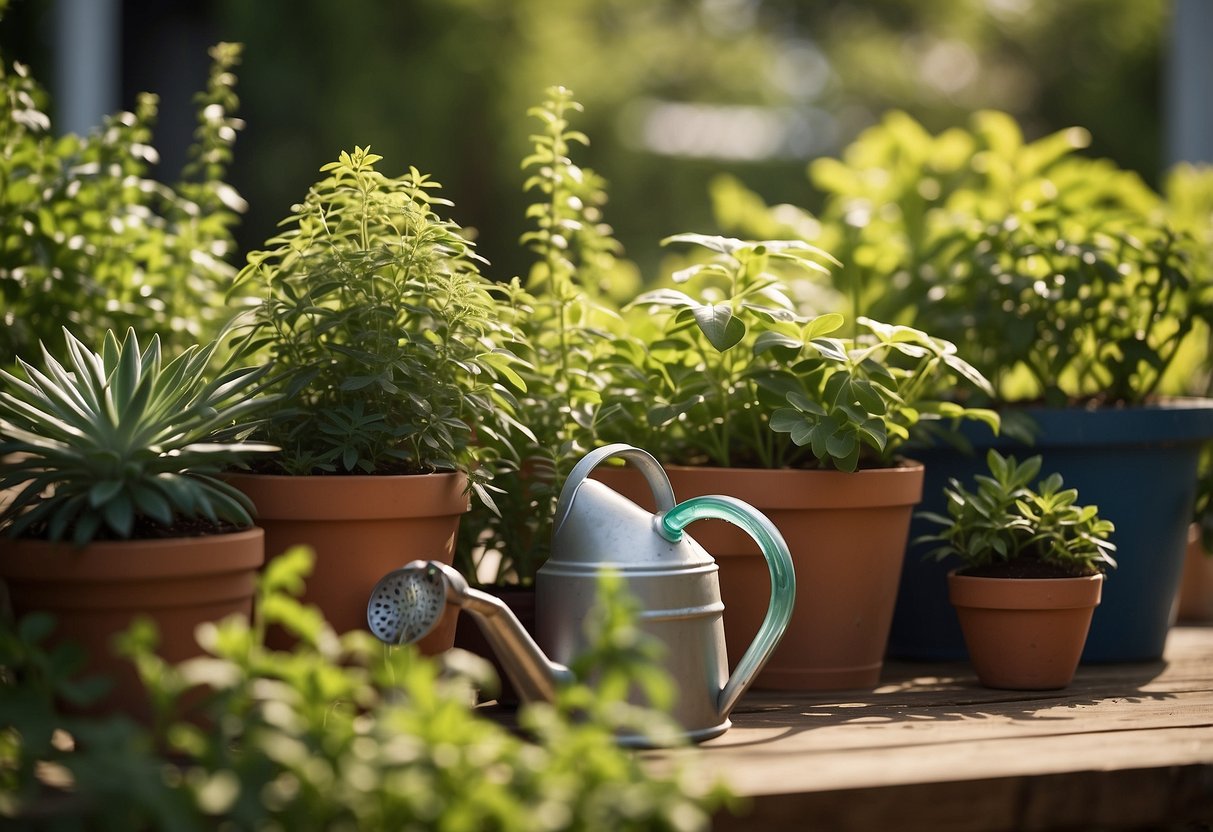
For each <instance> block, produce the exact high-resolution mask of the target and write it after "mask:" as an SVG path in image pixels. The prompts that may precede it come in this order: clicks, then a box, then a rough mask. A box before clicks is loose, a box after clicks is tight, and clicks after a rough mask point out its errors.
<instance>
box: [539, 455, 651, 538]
mask: <svg viewBox="0 0 1213 832" xmlns="http://www.w3.org/2000/svg"><path fill="white" fill-rule="evenodd" d="M613 456H617V457H621V458H622V459H626V460H627V461H628V462H630V463H631V464H632V466H633V467H635V468H636V469H637V470H638V471H640V473H641V474H643V475H644V478H645V480H646V481H647V482H648V484H649V490H651V491H652V492H653V499H654V500H655V501H656V503H657V512H658V514H664V513H666V512H668V511H670V510H671V509H672V508H674V489H673V488H671V487H670V478H669V477H667V476H666V474H665V469H664V468H662V467H661V463H659V462H658V461H657V459H656V458H655V457H654V456H653V455H652V454H651V453H649V452H648V451H644V450H641V449H640V448H636V447H633V446H632V445H628V444H625V443H623V442H617V443H615V444H614V445H603V446H602V447H601V448H595V449H594V450H592V451H590V452H589V453H588V454H586V455H585V456H583V457H582V458H581V461H580V462H578V463H577V464H576V465H575V466H573V470H572V471H570V472H569V476H568V479H566V480H565V481H564V487H563V488H562V489H560V499H559V500H558V501H557V503H556V518H555V522H554V523H553V529H554V530H556V529H559V528H560V526H561V525H562V524H563V523H564V520H565V518H566V517H568V515H569V510H570V509H571V508H572V507H573V498H574V497H575V496H577V489H578V488H580V487H581V484H582V483H583V482H585V480H586V477H588V476H589V475H590V472H591V471H593V470H594V469H595V468H597V467H598V466H599V465H600V464H601V463H603V462H605V461H606V460H608V459H610V458H611V457H613Z"/></svg>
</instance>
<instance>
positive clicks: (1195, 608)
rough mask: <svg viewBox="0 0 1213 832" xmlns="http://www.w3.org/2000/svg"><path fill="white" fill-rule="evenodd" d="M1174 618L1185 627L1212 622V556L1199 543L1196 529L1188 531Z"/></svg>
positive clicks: (1192, 527)
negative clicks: (1184, 624) (1186, 624)
mask: <svg viewBox="0 0 1213 832" xmlns="http://www.w3.org/2000/svg"><path fill="white" fill-rule="evenodd" d="M1175 607H1176V609H1175V612H1176V618H1178V620H1179V621H1182V622H1184V623H1188V624H1207V623H1208V622H1210V621H1213V556H1211V555H1210V554H1209V552H1208V551H1207V550H1206V549H1205V547H1204V546H1203V545H1202V544H1201V541H1200V526H1198V525H1196V524H1195V523H1193V524H1192V526H1191V527H1190V528H1189V529H1188V548H1187V551H1186V553H1185V554H1184V568H1183V578H1182V580H1181V581H1180V584H1179V595H1178V596H1177V597H1176V605H1175Z"/></svg>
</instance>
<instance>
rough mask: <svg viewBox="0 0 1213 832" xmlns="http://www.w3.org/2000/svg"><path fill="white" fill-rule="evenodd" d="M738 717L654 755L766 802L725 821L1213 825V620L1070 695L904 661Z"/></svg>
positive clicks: (944, 826) (752, 706)
mask: <svg viewBox="0 0 1213 832" xmlns="http://www.w3.org/2000/svg"><path fill="white" fill-rule="evenodd" d="M733 721H734V727H733V728H732V729H731V730H730V731H729V732H728V733H726V734H725V735H723V736H722V737H719V738H717V739H715V740H712V741H711V742H709V743H705V744H704V745H703V746H700V747H699V748H696V749H687V750H680V751H677V752H665V753H654V754H651V755H650V756H651V758H652V764H653V765H655V766H659V767H661V766H665V765H667V764H668V763H669V762H670V761H673V760H677V761H680V762H683V763H687V764H690V765H692V767H698V768H699V769H700V770H701V771H703V772H705V776H706V775H707V774H709V773H710V774H711V775H720V776H723V777H724V779H725V780H726V782H728V783H729V784H730V785H731V787H732V788H733V789H734V791H735V792H736V793H738V794H740V795H742V796H744V797H745V798H746V799H748V800H750V801H751V804H750V811H751V814H750V815H749V817H748V818H745V819H736V818H732V817H731V816H727V815H724V814H722V815H721V816H720V817H719V818H717V824H716V825H717V827H718V828H720V829H756V828H761V829H773V830H778V829H804V828H825V829H837V830H844V831H845V830H850V829H855V830H859V829H876V828H884V827H893V826H896V827H898V828H901V829H919V828H921V829H924V830H926V829H932V830H950V829H956V830H961V829H964V830H979V829H982V830H985V829H988V830H1045V829H1055V828H1066V827H1069V828H1076V829H1086V828H1095V827H1100V826H1106V827H1112V826H1120V827H1134V826H1136V827H1144V826H1150V825H1158V824H1164V823H1173V822H1180V821H1183V822H1189V821H1201V822H1210V823H1213V628H1208V627H1204V628H1200V627H1181V628H1176V629H1175V630H1173V632H1172V634H1171V637H1170V639H1169V641H1168V646H1167V654H1166V660H1165V661H1163V662H1154V663H1147V664H1136V665H1093V666H1084V667H1082V668H1080V671H1079V675H1078V677H1077V678H1076V679H1075V681H1074V683H1073V684H1072V685H1071V686H1070V687H1069V688H1067V689H1066V690H1064V691H1054V692H1013V691H996V690H989V689H986V688H983V687H981V686H979V685H978V684H977V682H976V679H975V678H974V677H973V674H972V671H971V670H970V669H969V668H968V666H967V665H965V664H963V663H958V664H946V665H945V664H931V665H919V664H910V663H901V664H891V665H890V666H889V667H888V668H886V672H885V673H884V676H883V679H882V685H881V686H880V687H879V688H878V689H877V690H875V691H869V692H858V693H849V694H841V695H840V694H787V693H779V692H757V693H751V694H750V695H748V696H747V697H746V698H745V700H744V701H743V703H742V705H741V707H740V708H738V709H737V710H736V711H735V712H734V716H733Z"/></svg>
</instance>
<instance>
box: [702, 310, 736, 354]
mask: <svg viewBox="0 0 1213 832" xmlns="http://www.w3.org/2000/svg"><path fill="white" fill-rule="evenodd" d="M694 314H695V323H696V324H698V325H699V330H700V331H701V332H702V333H703V334H704V337H705V338H707V339H708V343H710V344H711V345H712V346H713V347H715V348H716V349H717V350H718V351H720V352H724V351H725V350H728V349H731V348H733V347H735V346H737V344H738V343H739V342H740V341H741V339H742V338H744V337H745V333H746V326H745V324H744V323H743V322H742V321H741V319H740V318H738V317H736V316H735V315H734V314H733V310H732V309H730V308H729V305H728V304H727V303H718V304H714V305H711V306H698V307H696V308H695V309H694Z"/></svg>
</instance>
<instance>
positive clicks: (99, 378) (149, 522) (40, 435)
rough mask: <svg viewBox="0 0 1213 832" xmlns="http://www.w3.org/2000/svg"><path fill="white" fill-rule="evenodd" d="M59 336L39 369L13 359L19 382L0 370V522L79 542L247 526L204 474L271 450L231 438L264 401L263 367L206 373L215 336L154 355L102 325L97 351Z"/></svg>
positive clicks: (228, 496)
mask: <svg viewBox="0 0 1213 832" xmlns="http://www.w3.org/2000/svg"><path fill="white" fill-rule="evenodd" d="M64 336H65V338H66V341H67V343H66V346H67V358H66V360H65V361H63V362H60V361H59V360H57V359H56V358H55V357H53V356H52V355H51V354H50V352H49V351H48V350H46V349H45V348H44V349H43V354H42V364H43V366H42V368H41V369H39V368H36V367H34V366H33V365H31V364H28V363H26V362H24V361H20V362H19V363H20V366H21V370H22V371H23V372H24V375H25V377H26V378H25V380H22V379H20V378H18V377H17V376H15V375H13V374H11V373H8V372H3V371H0V380H2V381H3V382H4V384H5V386H6V387H7V388H8V389H6V390H4V391H3V392H0V458H3V460H4V462H3V467H2V468H0V489H12V493H13V495H14V496H13V497H12V500H11V502H10V503H9V504H8V505H6V506H5V507H4V509H3V512H2V513H0V528H3V529H4V530H5V532H6V533H7V534H8V535H9V536H12V537H39V538H46V539H49V540H54V541H57V540H61V539H70V540H71V541H72V542H73V543H74V544H75V545H77V546H83V545H85V544H86V543H88V542H89V541H90V540H94V539H98V538H119V539H125V538H129V537H140V536H157V535H159V534H162V533H163V532H164V531H165V530H167V529H170V528H172V527H173V526H174V524H176V523H179V522H181V521H187V520H190V519H193V518H202V519H204V520H206V521H209V523H211V524H214V525H215V526H222V525H224V524H226V525H235V526H248V525H251V524H252V520H251V518H250V516H249V512H250V510H251V509H252V505H251V504H250V503H249V501H248V498H247V497H245V496H244V495H243V494H241V493H240V492H239V491H237V490H236V489H235V488H233V487H232V486H230V485H228V484H227V483H225V482H223V481H222V480H220V479H216V475H217V474H219V473H220V472H221V471H223V470H224V469H225V468H227V467H231V466H235V465H241V464H244V463H245V461H246V460H247V459H248V458H249V457H250V456H251V455H253V454H257V453H266V452H270V451H274V450H276V448H274V447H272V446H267V445H259V444H252V443H248V442H244V441H242V440H243V438H244V437H245V436H246V435H247V434H248V433H250V432H251V431H252V430H253V429H254V427H255V425H256V423H255V422H254V421H252V418H253V417H254V416H255V415H256V413H257V412H258V411H259V410H261V409H262V408H263V407H265V406H266V405H267V404H268V402H269V400H268V399H262V398H259V397H257V396H256V395H255V394H256V392H257V390H258V384H259V380H260V379H261V377H262V376H263V375H264V372H265V370H264V368H241V369H227V368H224V369H222V370H221V371H220V373H221V374H220V375H218V377H216V378H213V379H212V377H211V373H210V371H209V365H210V364H211V360H212V357H213V356H214V354H215V352H216V350H217V348H218V345H219V342H218V341H213V342H211V343H210V345H208V346H206V347H201V348H200V347H197V346H191V347H189V348H188V349H186V350H185V351H184V352H183V353H181V354H180V355H178V356H177V357H176V358H173V359H172V360H167V361H166V360H164V359H163V358H162V356H161V347H160V339H159V338H158V337H155V336H153V338H152V340H151V342H150V343H149V344H148V345H147V347H146V348H141V347H140V345H139V340H138V338H137V336H136V335H135V332H134V330H128V331H127V333H126V337H125V338H123V340H122V341H119V340H118V339H117V337H115V336H114V334H113V333H112V332H107V333H106V335H105V340H104V342H103V344H102V346H101V349H100V351H99V352H94V351H92V350H90V349H89V348H88V347H86V346H85V345H84V344H83V343H82V342H81V341H80V340H79V339H77V338H76V337H75V336H74V335H72V334H71V333H70V332H67V331H66V330H65V331H64Z"/></svg>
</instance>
